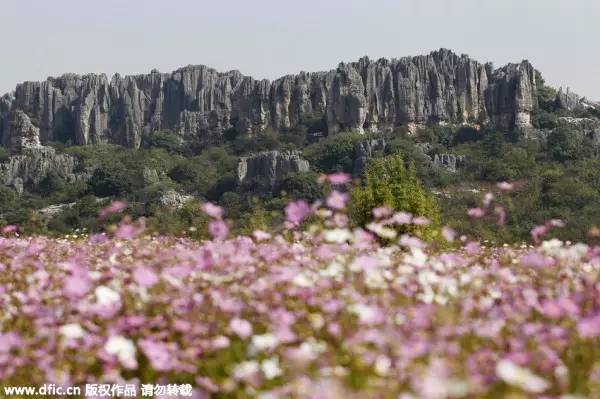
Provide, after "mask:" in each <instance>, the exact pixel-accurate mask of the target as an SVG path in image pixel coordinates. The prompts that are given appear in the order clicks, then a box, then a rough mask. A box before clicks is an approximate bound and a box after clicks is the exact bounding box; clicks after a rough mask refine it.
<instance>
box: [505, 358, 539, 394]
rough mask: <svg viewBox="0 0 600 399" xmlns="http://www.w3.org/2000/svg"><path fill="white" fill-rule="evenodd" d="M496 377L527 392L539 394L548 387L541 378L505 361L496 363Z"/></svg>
mask: <svg viewBox="0 0 600 399" xmlns="http://www.w3.org/2000/svg"><path fill="white" fill-rule="evenodd" d="M496 375H497V376H498V377H499V378H500V379H501V380H503V381H504V382H506V383H507V384H509V385H512V386H515V387H518V388H521V389H522V390H524V391H527V392H532V393H541V392H544V391H545V390H546V389H547V388H548V387H549V384H548V382H547V381H546V380H544V379H543V378H541V377H538V376H537V375H535V374H534V373H532V372H531V371H530V370H528V369H526V368H523V367H520V366H518V365H516V364H514V363H513V362H511V361H510V360H506V359H503V360H500V361H499V362H498V363H496Z"/></svg>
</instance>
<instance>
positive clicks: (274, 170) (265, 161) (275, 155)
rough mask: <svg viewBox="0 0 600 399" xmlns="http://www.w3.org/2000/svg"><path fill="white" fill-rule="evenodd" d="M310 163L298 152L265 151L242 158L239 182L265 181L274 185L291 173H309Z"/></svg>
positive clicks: (239, 166)
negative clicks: (258, 179)
mask: <svg viewBox="0 0 600 399" xmlns="http://www.w3.org/2000/svg"><path fill="white" fill-rule="evenodd" d="M309 169H310V167H309V164H308V161H307V160H305V159H303V158H302V156H301V154H300V152H298V151H283V152H281V151H264V152H260V153H258V154H254V155H251V156H248V157H242V158H240V161H239V163H238V181H239V182H240V183H241V182H243V181H246V180H252V179H256V178H261V179H265V180H266V181H268V182H269V183H270V184H272V185H274V184H275V183H276V182H277V181H278V180H281V179H282V178H284V177H285V176H287V175H289V174H290V173H295V172H308V171H309Z"/></svg>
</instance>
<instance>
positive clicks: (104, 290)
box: [94, 285, 121, 305]
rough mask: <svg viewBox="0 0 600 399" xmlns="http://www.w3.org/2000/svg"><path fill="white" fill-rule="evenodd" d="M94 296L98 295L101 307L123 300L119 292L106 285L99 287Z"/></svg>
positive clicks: (97, 299) (97, 300)
mask: <svg viewBox="0 0 600 399" xmlns="http://www.w3.org/2000/svg"><path fill="white" fill-rule="evenodd" d="M94 294H96V302H98V304H100V305H112V304H114V303H117V302H119V301H120V300H121V296H120V295H119V293H118V292H116V291H114V290H112V289H110V288H108V287H106V286H104V285H101V286H99V287H97V288H96V290H95V291H94Z"/></svg>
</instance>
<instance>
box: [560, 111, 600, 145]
mask: <svg viewBox="0 0 600 399" xmlns="http://www.w3.org/2000/svg"><path fill="white" fill-rule="evenodd" d="M558 121H559V122H563V123H566V124H568V125H570V126H571V127H573V128H575V129H576V131H578V132H579V133H581V134H583V135H584V136H586V137H589V138H590V139H592V142H593V143H594V144H596V145H599V146H600V119H594V118H573V117H566V116H565V117H561V118H558Z"/></svg>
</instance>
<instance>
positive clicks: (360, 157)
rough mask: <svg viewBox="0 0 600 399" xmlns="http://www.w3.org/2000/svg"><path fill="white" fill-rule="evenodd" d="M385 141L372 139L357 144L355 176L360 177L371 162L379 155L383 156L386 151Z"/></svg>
mask: <svg viewBox="0 0 600 399" xmlns="http://www.w3.org/2000/svg"><path fill="white" fill-rule="evenodd" d="M386 145H387V143H386V142H385V139H383V138H380V139H370V140H364V141H360V142H358V143H356V145H355V146H354V158H353V169H354V175H356V176H358V175H360V174H361V173H362V172H363V170H364V169H365V167H366V166H367V164H368V163H369V161H370V160H371V159H373V158H375V157H376V156H377V155H382V154H383V153H384V151H385V149H386Z"/></svg>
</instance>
